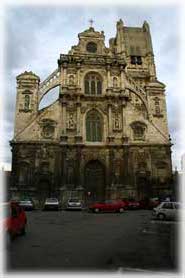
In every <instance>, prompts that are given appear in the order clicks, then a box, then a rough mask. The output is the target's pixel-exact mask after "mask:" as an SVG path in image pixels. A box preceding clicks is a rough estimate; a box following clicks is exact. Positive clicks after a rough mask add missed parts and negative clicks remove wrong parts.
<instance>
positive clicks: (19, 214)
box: [3, 201, 27, 240]
mask: <svg viewBox="0 0 185 278" xmlns="http://www.w3.org/2000/svg"><path fill="white" fill-rule="evenodd" d="M3 209H4V214H3V217H4V220H3V226H4V230H5V233H6V234H5V236H6V239H10V240H13V239H14V238H15V237H16V236H17V235H23V234H25V233H26V224H27V217H26V213H25V212H24V210H23V208H22V207H21V206H20V205H19V203H18V202H15V201H11V202H9V203H6V204H4V205H3Z"/></svg>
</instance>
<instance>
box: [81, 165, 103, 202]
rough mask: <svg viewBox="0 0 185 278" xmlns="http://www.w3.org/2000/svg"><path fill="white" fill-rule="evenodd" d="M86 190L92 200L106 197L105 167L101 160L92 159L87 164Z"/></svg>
mask: <svg viewBox="0 0 185 278" xmlns="http://www.w3.org/2000/svg"><path fill="white" fill-rule="evenodd" d="M85 191H86V196H88V198H89V199H90V200H92V201H101V200H104V198H105V168H104V165H103V164H102V163H101V162H100V161H99V160H91V161H89V162H88V163H87V164H86V166H85Z"/></svg>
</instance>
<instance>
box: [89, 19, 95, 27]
mask: <svg viewBox="0 0 185 278" xmlns="http://www.w3.org/2000/svg"><path fill="white" fill-rule="evenodd" d="M89 23H90V27H91V28H92V25H93V23H94V20H92V18H91V19H89Z"/></svg>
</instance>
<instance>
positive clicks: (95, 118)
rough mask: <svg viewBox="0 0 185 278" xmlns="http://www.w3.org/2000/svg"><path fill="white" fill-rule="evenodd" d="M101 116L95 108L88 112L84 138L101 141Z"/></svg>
mask: <svg viewBox="0 0 185 278" xmlns="http://www.w3.org/2000/svg"><path fill="white" fill-rule="evenodd" d="M102 129H103V125H102V117H101V115H100V114H99V112H98V111H96V110H91V111H90V112H88V114H87V117H86V140H87V141H89V142H101V141H102V133H103V130H102Z"/></svg>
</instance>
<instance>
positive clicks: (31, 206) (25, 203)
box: [19, 200, 34, 210]
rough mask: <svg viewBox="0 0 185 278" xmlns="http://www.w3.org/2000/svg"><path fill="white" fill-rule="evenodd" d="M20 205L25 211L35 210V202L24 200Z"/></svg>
mask: <svg viewBox="0 0 185 278" xmlns="http://www.w3.org/2000/svg"><path fill="white" fill-rule="evenodd" d="M19 205H20V206H21V207H22V208H23V209H24V210H33V209H34V204H33V201H31V200H22V201H19Z"/></svg>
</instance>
